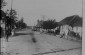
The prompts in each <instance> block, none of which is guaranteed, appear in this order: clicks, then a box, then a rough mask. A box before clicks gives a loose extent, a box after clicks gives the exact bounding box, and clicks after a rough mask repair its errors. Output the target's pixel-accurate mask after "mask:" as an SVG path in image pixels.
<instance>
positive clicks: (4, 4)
mask: <svg viewBox="0 0 85 55" xmlns="http://www.w3.org/2000/svg"><path fill="white" fill-rule="evenodd" d="M6 4H7V3H6V2H5V1H4V0H1V5H0V7H1V8H3V6H6Z"/></svg>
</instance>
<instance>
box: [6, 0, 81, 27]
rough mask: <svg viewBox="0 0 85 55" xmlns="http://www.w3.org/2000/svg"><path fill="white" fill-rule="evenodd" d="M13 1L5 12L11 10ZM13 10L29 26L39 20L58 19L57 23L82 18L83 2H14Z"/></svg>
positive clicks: (66, 0)
mask: <svg viewBox="0 0 85 55" xmlns="http://www.w3.org/2000/svg"><path fill="white" fill-rule="evenodd" d="M11 1H12V0H6V2H7V3H8V4H7V5H6V6H5V7H4V10H6V9H10V7H11ZM12 8H13V9H15V10H16V11H17V13H18V17H19V18H21V17H24V22H25V23H27V25H29V26H30V25H32V26H33V25H34V24H36V23H37V19H39V20H41V19H42V18H43V16H44V19H45V20H47V19H56V21H57V22H59V21H60V20H62V19H64V18H65V17H67V16H72V15H79V16H82V0H13V6H12Z"/></svg>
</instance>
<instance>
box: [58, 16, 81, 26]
mask: <svg viewBox="0 0 85 55" xmlns="http://www.w3.org/2000/svg"><path fill="white" fill-rule="evenodd" d="M65 24H67V25H71V26H82V18H81V17H79V16H78V15H73V16H69V17H66V18H64V19H63V20H61V21H60V22H59V25H65Z"/></svg>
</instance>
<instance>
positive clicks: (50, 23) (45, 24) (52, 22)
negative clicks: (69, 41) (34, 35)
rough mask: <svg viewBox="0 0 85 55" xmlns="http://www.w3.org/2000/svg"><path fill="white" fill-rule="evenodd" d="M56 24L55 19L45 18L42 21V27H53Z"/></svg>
mask: <svg viewBox="0 0 85 55" xmlns="http://www.w3.org/2000/svg"><path fill="white" fill-rule="evenodd" d="M56 26H58V24H57V22H56V21H55V20H52V19H51V20H47V21H44V22H43V29H53V28H56Z"/></svg>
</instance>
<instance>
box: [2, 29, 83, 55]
mask: <svg viewBox="0 0 85 55" xmlns="http://www.w3.org/2000/svg"><path fill="white" fill-rule="evenodd" d="M32 38H34V39H35V40H33V39H32ZM81 47H82V42H79V41H78V42H77V41H71V40H66V39H63V38H59V37H58V36H52V35H47V34H43V33H42V34H40V33H39V32H33V31H31V30H30V29H26V30H23V31H19V32H16V33H15V36H11V37H10V38H9V42H5V41H4V39H1V50H2V52H5V53H3V54H4V55H33V54H34V55H37V54H39V53H42V54H43V55H81V51H82V49H81Z"/></svg>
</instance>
